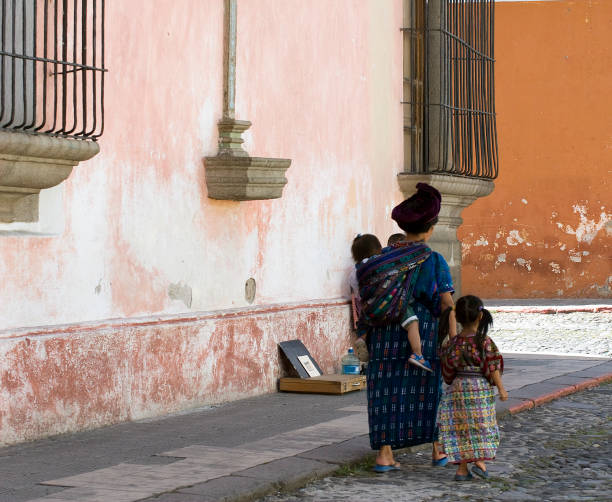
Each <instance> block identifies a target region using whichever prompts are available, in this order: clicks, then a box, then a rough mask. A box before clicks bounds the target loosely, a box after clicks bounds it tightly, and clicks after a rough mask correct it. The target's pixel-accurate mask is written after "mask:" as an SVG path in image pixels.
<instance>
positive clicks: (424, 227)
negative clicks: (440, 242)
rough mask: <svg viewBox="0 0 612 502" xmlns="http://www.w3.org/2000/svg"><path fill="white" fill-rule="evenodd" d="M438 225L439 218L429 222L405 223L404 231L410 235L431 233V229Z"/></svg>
mask: <svg viewBox="0 0 612 502" xmlns="http://www.w3.org/2000/svg"><path fill="white" fill-rule="evenodd" d="M436 223H438V217H437V216H436V217H435V218H434V219H433V220H430V221H428V222H423V221H415V222H414V223H404V224H403V225H402V230H403V231H404V232H406V233H408V234H423V233H425V232H429V229H430V228H431V227H433V226H434V225H435V224H436Z"/></svg>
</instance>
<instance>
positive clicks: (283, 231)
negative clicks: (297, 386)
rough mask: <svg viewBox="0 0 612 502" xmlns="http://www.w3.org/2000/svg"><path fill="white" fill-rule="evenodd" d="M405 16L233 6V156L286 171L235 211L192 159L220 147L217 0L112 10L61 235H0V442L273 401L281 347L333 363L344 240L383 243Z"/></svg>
mask: <svg viewBox="0 0 612 502" xmlns="http://www.w3.org/2000/svg"><path fill="white" fill-rule="evenodd" d="M401 14H402V2H401V0H393V1H391V0H389V1H386V2H383V3H381V2H379V1H378V0H367V1H365V0H334V1H333V2H330V1H328V0H311V1H309V2H303V1H298V0H283V1H282V2H278V1H275V0H249V1H246V2H245V1H241V2H239V8H238V58H237V86H236V95H237V99H236V118H238V119H244V120H250V121H252V123H253V125H252V127H251V129H250V130H249V131H248V132H247V134H245V140H246V141H245V148H246V149H247V151H248V152H249V153H250V154H251V155H256V156H265V157H285V158H290V159H292V164H291V167H290V169H289V170H288V172H287V178H288V180H289V182H288V184H287V186H286V187H285V190H284V194H283V197H282V198H281V199H278V200H270V201H258V202H242V203H238V202H227V201H213V200H211V199H208V198H207V193H206V184H205V180H204V167H203V162H202V159H203V157H205V156H207V155H214V154H215V153H216V149H217V138H218V136H217V129H216V123H217V121H218V120H219V119H220V118H221V110H222V104H221V99H222V69H223V66H222V55H223V47H222V40H223V2H222V1H221V0H215V1H212V0H211V1H207V2H201V1H199V0H183V1H181V2H180V7H179V6H178V4H177V3H176V2H174V1H171V0H156V2H149V1H146V0H138V1H131V2H110V3H108V5H107V34H106V39H107V50H106V62H107V66H108V68H109V70H110V71H109V73H108V77H107V79H106V88H105V115H106V127H105V133H104V136H103V137H102V138H101V140H100V146H101V152H100V154H99V155H98V156H97V157H95V158H94V159H93V160H91V161H89V162H86V163H83V164H81V165H80V166H78V167H77V168H76V169H75V170H74V172H73V174H72V175H71V177H70V178H69V179H68V181H67V182H65V183H64V186H63V215H60V217H61V218H63V224H64V227H65V228H64V230H63V232H60V233H58V234H56V235H50V236H37V237H24V236H11V235H2V236H1V237H0V258H1V259H0V274H1V276H2V278H3V287H2V289H1V290H0V302H1V304H2V305H3V309H2V310H1V311H0V322H1V324H2V332H1V333H0V352H1V353H2V356H3V357H2V358H1V360H0V381H1V382H2V384H3V385H2V391H1V394H0V399H1V402H2V407H1V408H0V441H5V442H14V441H19V440H22V439H32V438H35V437H40V436H44V435H47V434H51V433H57V432H66V431H70V430H77V429H81V428H87V427H93V426H97V425H102V424H106V423H112V422H116V421H120V420H127V419H131V418H136V417H143V416H151V415H155V414H158V413H164V412H167V411H171V410H177V409H180V408H184V407H188V406H194V405H197V404H198V403H205V402H215V401H219V400H223V399H225V398H232V399H233V398H238V397H243V396H247V395H253V394H256V393H261V392H270V391H272V390H274V388H275V381H276V377H277V376H278V374H279V369H278V365H277V358H278V354H277V349H276V343H277V342H278V341H281V340H286V339H291V338H301V339H302V340H304V341H305V342H306V344H307V346H308V347H309V349H310V350H311V351H312V352H313V353H314V354H315V355H316V356H317V357H318V358H319V361H320V362H321V364H323V365H324V366H325V368H326V369H328V370H330V371H331V370H332V369H334V364H335V363H336V361H337V359H338V358H339V357H340V355H341V353H342V352H343V351H344V350H345V348H346V346H347V345H348V343H349V333H348V306H347V305H346V303H345V302H344V301H343V300H342V298H343V297H344V296H345V295H346V277H347V273H348V268H349V267H350V265H351V260H350V253H349V246H350V242H351V240H352V238H353V236H354V234H356V233H357V232H365V231H371V232H375V233H377V234H379V235H380V237H381V240H385V239H386V237H387V236H388V235H389V234H390V233H393V232H394V231H395V229H394V227H393V225H392V223H391V222H390V220H389V218H388V215H389V213H390V210H391V208H392V207H393V206H394V204H395V203H397V202H398V201H399V200H400V199H401V194H400V193H399V190H398V188H397V183H396V181H395V176H396V174H397V173H398V172H399V171H401V169H402V159H403V154H402V137H403V133H402V109H401V105H400V101H401V89H402V73H401V72H402V38H401V34H400V31H399V27H400V25H401V18H402V15H401ZM135 20H137V22H136V21H135ZM249 277H253V278H254V279H255V280H256V281H257V295H256V298H255V303H254V305H253V306H249V305H248V304H247V302H246V300H245V297H244V285H245V281H246V280H247V279H248V278H249ZM171 285H174V286H177V287H179V288H182V290H184V291H187V292H189V293H190V295H191V303H190V304H189V302H188V301H181V300H177V299H173V298H171V296H170V295H169V288H170V287H171ZM187 296H189V295H187ZM315 299H324V300H322V305H323V306H320V307H316V308H314V307H308V308H305V310H303V311H302V310H299V309H298V310H296V309H295V308H293V307H292V306H291V305H293V304H295V303H296V302H297V304H299V305H302V304H309V303H311V302H312V301H313V300H315ZM258 306H272V307H265V308H266V309H267V308H272V309H280V310H279V311H278V312H277V313H276V314H274V315H272V314H269V315H268V314H266V315H267V316H268V317H266V319H264V320H262V318H261V316H260V315H259V314H256V313H254V312H253V311H252V310H250V309H252V308H258ZM226 309H234V310H236V309H237V310H238V311H244V315H242V314H241V315H236V316H233V317H232V316H230V317H224V314H223V312H224V311H225V310H226ZM212 311H214V314H211V315H212V316H213V318H215V319H217V320H214V321H213V320H210V319H208V317H206V316H207V315H209V314H207V313H209V312H212ZM302 312H306V313H302ZM168 316H170V317H171V318H173V319H174V317H173V316H178V317H177V318H179V319H184V318H189V319H191V320H189V321H180V322H176V323H174V322H167V318H168ZM194 316H195V317H194ZM202 316H204V317H206V319H205V320H202V319H203V318H202ZM192 317H193V319H192ZM109 319H113V321H108V320H109ZM84 326H86V327H84ZM254 354H257V359H256V360H253V359H252V357H253V355H254ZM236 361H243V362H248V364H245V371H244V372H243V374H240V375H238V374H236V375H234V374H233V373H231V371H230V368H232V367H235V362H236ZM179 362H180V364H179Z"/></svg>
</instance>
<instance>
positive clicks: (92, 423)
mask: <svg viewBox="0 0 612 502" xmlns="http://www.w3.org/2000/svg"><path fill="white" fill-rule="evenodd" d="M349 323H350V319H349V314H348V308H347V304H346V302H345V301H344V300H338V301H331V302H329V301H327V302H321V303H311V304H303V305H295V304H294V305H277V306H273V307H269V308H259V309H252V310H249V311H228V312H216V313H211V314H206V315H204V314H201V315H194V316H191V317H186V316H184V315H175V316H166V317H164V318H162V319H160V318H139V319H129V320H122V321H120V320H118V321H111V322H106V323H88V324H78V325H70V326H58V327H45V328H40V329H38V330H15V331H4V332H1V333H0V342H1V343H0V356H1V357H0V402H2V403H3V406H2V407H1V408H0V444H2V443H13V442H17V441H23V440H29V439H35V438H38V437H43V436H47V435H50V434H58V433H64V432H70V431H75V430H80V429H85V428H92V427H98V426H102V425H107V424H112V423H116V422H119V421H124V420H135V419H140V418H146V417H150V416H155V415H159V414H162V413H169V412H172V411H176V410H179V409H184V408H188V407H190V406H197V405H201V404H211V403H219V402H224V401H228V400H233V399H239V398H243V397H247V396H252V395H256V394H261V393H265V392H273V391H275V390H276V385H277V379H278V377H279V376H281V367H280V364H279V357H280V354H279V350H278V346H277V344H278V342H281V341H283V340H288V339H292V338H300V339H301V340H302V341H303V342H304V344H305V345H306V346H307V347H308V348H309V350H310V352H311V353H312V355H313V357H314V358H315V359H316V360H317V362H318V363H319V365H320V366H321V368H322V369H323V370H324V371H325V372H327V373H333V372H337V371H339V369H340V368H339V364H340V358H341V357H342V355H343V354H344V352H345V350H346V347H347V346H348V345H349V343H350V340H349V335H348V333H349Z"/></svg>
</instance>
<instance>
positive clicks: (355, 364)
mask: <svg viewBox="0 0 612 502" xmlns="http://www.w3.org/2000/svg"><path fill="white" fill-rule="evenodd" d="M360 370H361V364H360V363H359V359H358V358H357V356H356V355H355V352H354V351H353V348H352V347H351V348H350V349H348V354H346V355H345V356H344V357H343V358H342V374H343V375H359V373H360Z"/></svg>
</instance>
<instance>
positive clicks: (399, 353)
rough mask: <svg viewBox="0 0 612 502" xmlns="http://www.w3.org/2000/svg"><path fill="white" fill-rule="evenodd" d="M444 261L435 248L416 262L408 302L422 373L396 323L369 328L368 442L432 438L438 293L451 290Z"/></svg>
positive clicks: (438, 387)
mask: <svg viewBox="0 0 612 502" xmlns="http://www.w3.org/2000/svg"><path fill="white" fill-rule="evenodd" d="M452 291H454V289H453V283H452V279H451V275H450V270H449V268H448V264H447V263H446V261H445V260H444V258H443V257H442V255H440V254H438V253H435V252H434V253H432V254H431V256H430V257H429V258H428V259H427V260H426V261H425V262H424V263H423V264H422V265H421V269H420V270H419V277H418V280H417V283H416V287H415V290H414V293H413V296H414V298H415V303H414V304H413V305H412V306H413V308H414V311H415V314H416V315H417V317H418V318H419V331H420V335H421V345H422V351H423V356H424V357H425V359H427V360H428V361H429V362H430V363H431V365H432V369H433V373H428V372H426V371H424V370H422V369H420V368H417V367H416V366H413V365H411V364H409V363H408V358H409V357H410V354H411V351H410V344H409V343H408V337H407V333H406V330H405V329H403V328H402V327H401V325H400V324H391V325H388V326H378V327H372V328H370V333H369V337H368V338H369V344H368V345H369V346H368V348H369V352H370V362H369V363H368V368H367V382H368V423H369V426H370V445H371V447H372V449H374V450H378V449H380V447H381V446H384V445H390V446H391V447H392V448H394V449H396V448H405V447H407V446H413V445H418V444H423V443H431V442H432V441H434V440H437V435H438V431H437V427H436V416H437V412H438V404H439V402H440V396H441V391H442V373H441V367H440V359H439V357H438V350H437V334H438V317H439V315H440V294H441V293H445V292H452Z"/></svg>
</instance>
